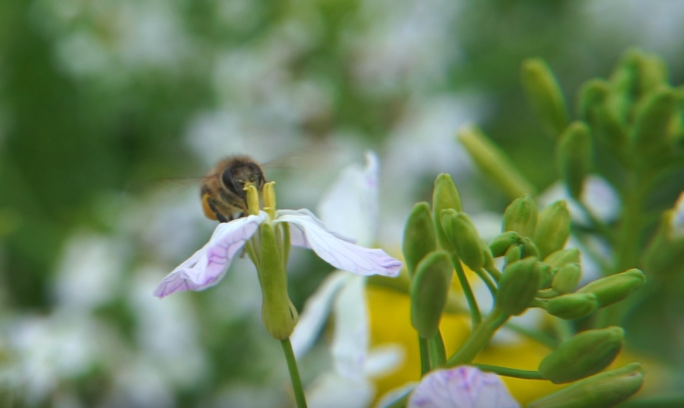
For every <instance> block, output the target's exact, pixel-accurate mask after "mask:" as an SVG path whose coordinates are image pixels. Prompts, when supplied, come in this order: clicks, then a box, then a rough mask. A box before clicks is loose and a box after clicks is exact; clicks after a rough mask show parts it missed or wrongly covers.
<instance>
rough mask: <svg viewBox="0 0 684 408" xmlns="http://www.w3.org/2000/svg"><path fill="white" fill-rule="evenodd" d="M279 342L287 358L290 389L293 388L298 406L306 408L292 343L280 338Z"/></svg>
mask: <svg viewBox="0 0 684 408" xmlns="http://www.w3.org/2000/svg"><path fill="white" fill-rule="evenodd" d="M280 344H281V345H282V346H283V352H284V353H285V360H287V369H288V370H289V371H290V379H291V380H292V389H293V390H294V395H295V400H296V401H297V407H298V408H306V397H305V396H304V388H303V387H302V380H301V378H299V369H298V368H297V360H296V359H295V356H294V352H293V351H292V344H291V343H290V339H289V338H287V339H285V340H281V341H280Z"/></svg>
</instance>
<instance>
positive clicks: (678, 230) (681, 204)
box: [672, 192, 684, 238]
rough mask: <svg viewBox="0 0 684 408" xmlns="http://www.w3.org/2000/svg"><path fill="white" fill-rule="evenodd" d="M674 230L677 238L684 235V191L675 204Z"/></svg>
mask: <svg viewBox="0 0 684 408" xmlns="http://www.w3.org/2000/svg"><path fill="white" fill-rule="evenodd" d="M672 231H673V235H674V237H675V238H680V237H682V236H684V192H682V193H681V194H680V195H679V198H678V199H677V202H676V203H675V205H674V215H673V217H672Z"/></svg>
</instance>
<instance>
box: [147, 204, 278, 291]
mask: <svg viewBox="0 0 684 408" xmlns="http://www.w3.org/2000/svg"><path fill="white" fill-rule="evenodd" d="M267 218H268V215H266V213H264V212H261V213H259V214H258V215H250V216H249V217H245V218H239V219H237V220H233V221H230V222H225V223H221V224H219V225H218V226H217V227H216V229H215V230H214V233H213V234H212V236H211V238H210V239H209V242H207V243H206V244H205V245H204V246H203V247H202V248H201V249H200V250H199V251H197V252H195V253H194V254H193V255H192V256H191V257H190V258H188V259H187V260H186V261H185V262H183V263H181V264H180V265H179V266H178V267H177V268H176V269H174V270H173V272H171V273H170V274H168V275H167V276H166V277H165V278H164V280H162V282H161V283H160V284H159V286H158V287H157V290H155V291H154V295H155V296H157V297H160V298H163V297H164V296H168V295H170V294H172V293H175V292H182V291H186V290H203V289H206V288H208V287H210V286H213V285H215V284H216V283H217V282H218V281H220V280H221V278H222V277H223V275H224V274H225V272H226V271H227V270H228V267H229V266H230V262H231V261H232V260H233V258H234V257H235V255H236V254H237V253H238V251H240V249H241V248H242V247H243V246H244V245H245V242H246V241H247V240H248V239H249V238H251V237H252V235H254V233H255V232H256V230H257V228H258V227H259V224H261V223H262V222H263V221H264V220H265V219H267Z"/></svg>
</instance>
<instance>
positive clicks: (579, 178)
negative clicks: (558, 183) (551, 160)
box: [556, 122, 591, 199]
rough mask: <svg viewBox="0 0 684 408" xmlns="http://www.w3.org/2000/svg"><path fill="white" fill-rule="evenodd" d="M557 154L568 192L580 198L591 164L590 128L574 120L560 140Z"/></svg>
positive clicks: (562, 177)
mask: <svg viewBox="0 0 684 408" xmlns="http://www.w3.org/2000/svg"><path fill="white" fill-rule="evenodd" d="M556 155H557V157H558V163H559V165H560V174H561V179H562V180H563V181H564V182H565V186H566V187H567V189H568V193H570V196H571V197H573V198H576V199H579V198H580V197H581V196H582V187H584V179H585V178H586V176H587V174H588V173H589V167H590V165H591V135H590V134H589V128H587V126H586V125H585V124H584V123H582V122H572V123H571V124H570V126H568V127H567V129H565V131H563V134H561V137H560V139H559V140H558V144H557V150H556Z"/></svg>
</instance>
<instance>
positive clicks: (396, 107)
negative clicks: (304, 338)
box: [0, 0, 684, 407]
mask: <svg viewBox="0 0 684 408" xmlns="http://www.w3.org/2000/svg"><path fill="white" fill-rule="evenodd" d="M683 19H684V3H682V2H676V1H668V0H660V1H653V2H644V1H637V0H631V1H616V0H610V1H598V0H596V1H589V0H586V1H564V0H553V1H540V0H527V1H510V0H495V1H485V2H461V1H449V0H426V1H421V2H414V1H408V0H392V1H390V0H338V1H330V0H298V1H283V2H271V1H259V0H224V1H221V0H217V1H208V0H207V1H205V0H145V1H134V0H104V1H87V0H35V1H20V2H15V1H6V2H2V3H0V239H1V243H0V326H1V328H0V330H1V331H0V336H2V337H1V338H0V347H1V348H2V350H3V351H2V356H1V357H2V361H3V367H4V368H3V371H2V385H3V388H4V389H5V394H7V398H8V399H7V401H12V402H11V403H12V404H15V405H17V406H24V405H27V406H44V407H51V406H59V407H91V406H93V407H95V406H98V407H99V406H103V407H106V406H133V407H137V406H139V407H148V406H150V407H156V406H159V407H172V406H179V407H184V406H189V407H194V406H202V407H213V406H241V405H240V401H242V400H241V398H242V399H243V400H244V401H254V399H255V398H262V399H264V401H266V402H264V403H265V404H266V405H265V406H268V404H270V403H271V402H270V401H278V398H279V396H280V395H281V394H279V393H280V392H281V390H280V389H278V388H277V387H275V390H271V391H270V394H269V392H262V388H260V387H265V389H272V388H274V387H272V386H270V385H269V386H268V387H266V386H264V385H263V384H272V383H269V381H273V380H272V378H271V377H276V378H279V377H278V375H283V373H284V371H282V370H284V367H282V366H283V364H282V361H281V359H280V358H281V357H280V356H279V354H278V353H279V350H278V348H277V347H278V346H277V344H276V345H275V346H274V345H272V344H270V342H269V341H268V340H269V339H268V337H267V336H266V335H265V333H264V330H263V328H262V327H261V323H260V321H259V319H258V317H257V316H258V303H259V299H258V297H259V296H260V295H259V293H258V290H257V291H256V292H255V290H256V289H254V284H253V282H252V281H251V280H249V279H250V278H248V277H244V274H243V275H240V274H238V273H235V274H233V273H231V275H230V276H229V278H228V280H229V281H231V283H230V284H223V285H219V287H217V288H214V289H212V290H211V291H209V292H206V295H204V294H194V293H193V294H184V295H176V296H175V297H177V298H178V299H168V300H169V301H168V302H167V299H165V300H164V301H161V302H160V301H158V300H157V299H155V298H153V297H152V295H151V292H152V290H153V288H154V285H155V284H156V283H157V282H158V281H159V280H160V279H161V278H162V277H163V276H164V275H165V274H166V273H167V272H168V271H170V270H171V269H172V268H173V267H174V266H175V265H176V264H177V263H179V262H180V261H182V260H183V259H185V257H187V256H188V255H189V254H191V253H192V252H193V251H194V250H195V249H196V248H197V247H198V246H199V245H201V243H202V242H203V241H204V240H205V239H206V237H207V236H208V235H209V234H210V231H211V229H212V228H213V226H214V224H213V223H212V222H210V221H209V220H205V219H203V217H202V214H201V207H200V203H199V197H198V184H199V181H198V180H197V177H201V176H202V175H203V174H204V173H205V172H206V171H207V170H208V169H209V168H211V166H212V164H213V162H214V161H215V160H216V159H217V158H219V157H221V156H225V155H228V154H233V153H247V154H251V155H253V156H254V157H255V158H256V159H257V160H261V161H268V160H271V159H275V158H278V157H282V156H283V155H287V154H290V153H296V154H300V155H301V156H303V157H304V158H303V159H301V160H300V163H298V164H295V165H294V166H292V168H291V167H290V166H283V167H285V168H284V169H283V168H281V169H276V170H274V171H273V173H268V174H269V178H273V179H275V180H276V181H277V182H278V188H279V199H280V201H279V202H280V203H282V207H285V208H290V207H294V208H299V207H310V208H315V206H316V202H317V201H318V199H320V197H321V195H322V194H323V192H324V190H325V187H326V186H327V185H328V184H330V183H331V182H332V181H333V180H334V179H335V177H336V175H337V172H338V171H339V169H340V168H341V167H342V166H343V165H345V164H348V163H350V162H361V161H362V157H363V156H362V153H363V151H364V150H366V149H369V148H371V149H375V150H376V151H377V152H378V153H379V155H380V157H381V161H382V162H383V185H384V190H383V192H384V193H383V211H384V214H383V220H382V222H383V224H384V228H383V230H382V232H381V239H380V240H381V242H383V243H385V245H386V246H389V247H394V248H393V249H394V250H397V249H398V248H399V246H398V245H399V243H400V242H401V236H400V235H399V234H400V231H401V227H402V225H403V221H404V219H405V218H404V217H405V215H406V214H407V213H408V210H409V209H410V207H411V205H412V203H413V202H414V201H415V200H418V199H420V198H422V197H425V196H427V195H428V194H429V192H430V189H431V180H433V179H434V176H435V175H436V174H437V173H439V172H449V173H451V174H452V175H453V177H454V179H455V180H456V182H457V185H458V186H459V189H462V196H467V197H468V199H467V200H465V201H466V210H468V211H479V210H494V211H500V210H501V209H502V208H504V206H505V205H506V204H507V202H506V201H507V200H506V199H505V198H504V197H503V196H502V195H500V194H499V193H498V192H497V191H496V190H495V189H494V188H493V187H492V186H491V185H490V184H488V183H487V182H486V181H484V180H483V179H481V178H480V176H478V175H477V173H476V172H474V171H472V169H471V166H470V165H469V164H468V163H467V158H466V156H465V155H464V153H463V152H462V150H461V149H460V147H459V146H458V145H457V144H456V143H455V142H454V141H453V135H454V133H455V131H456V129H457V128H458V127H459V126H460V125H462V124H464V123H467V122H477V123H478V124H479V125H480V126H481V128H482V129H483V130H484V131H485V132H486V133H487V134H489V135H490V136H491V137H492V138H493V139H495V140H496V141H497V142H498V143H499V144H500V145H501V146H502V147H503V148H504V149H505V150H506V151H507V152H508V153H509V155H510V156H511V158H512V159H513V161H514V162H515V163H516V164H517V165H518V166H519V168H520V169H521V170H522V172H523V173H524V174H525V175H526V176H527V177H528V178H529V179H530V180H531V181H533V182H534V184H535V185H536V186H537V187H538V188H539V190H543V189H544V188H546V187H547V186H548V185H549V184H551V183H552V182H553V181H554V180H555V179H556V178H557V173H556V171H555V164H554V162H553V155H552V154H550V152H552V151H553V141H552V140H550V139H548V138H547V137H545V136H544V135H543V132H542V130H541V128H540V125H539V123H538V121H537V120H536V118H535V117H534V115H533V113H532V112H531V110H530V108H529V106H528V104H527V103H526V100H525V97H524V95H523V93H522V88H521V85H520V79H519V68H520V64H521V62H522V61H523V59H525V58H529V57H542V58H544V59H545V60H546V61H547V62H548V64H549V65H550V66H551V68H552V69H553V70H554V72H555V73H556V75H557V77H558V78H559V81H560V84H561V87H562V88H563V90H564V91H565V93H566V95H567V97H568V98H569V101H568V103H569V106H570V107H571V108H572V109H573V110H574V102H575V95H576V92H577V90H578V89H579V86H580V85H581V83H582V82H584V81H586V80H587V79H589V78H591V77H596V76H598V77H604V78H605V77H607V76H608V75H609V73H610V72H611V70H612V68H613V67H614V65H615V64H616V63H617V61H618V60H619V57H620V55H621V54H622V53H623V52H624V51H625V50H626V49H627V48H628V47H631V46H637V47H640V48H642V49H644V50H647V51H650V52H655V53H658V54H659V55H661V56H662V57H663V58H664V59H665V60H666V62H667V63H668V65H669V68H670V78H671V83H674V84H680V83H681V82H682V81H683V80H684V53H682V50H683V49H684V48H683V45H684V44H683V43H682V41H681V39H682V38H684V25H682V24H681V21H682V20H683ZM599 154H600V152H599ZM600 161H601V160H600V159H599V162H600ZM271 174H272V176H271ZM680 175H681V174H680ZM178 178H181V179H183V180H180V181H178V180H177V179H178ZM678 180H679V179H675V178H673V179H672V180H668V181H665V182H664V184H663V187H662V188H661V189H659V193H658V196H656V197H654V199H653V202H652V203H651V205H652V206H653V208H659V209H662V208H666V207H667V206H671V205H672V202H673V200H674V198H675V197H676V196H677V194H678V193H679V192H680V191H681V190H682V183H681V182H680V181H678ZM281 196H282V197H281ZM293 262H295V266H296V269H297V272H296V273H294V274H293V276H292V278H291V282H292V283H291V287H292V298H293V301H294V302H295V305H296V306H297V307H298V308H300V309H301V306H302V305H303V302H304V300H305V299H306V297H307V296H308V295H310V294H311V293H312V292H313V290H315V288H316V287H317V285H318V283H319V282H320V281H321V280H322V279H323V278H324V277H325V275H326V274H327V273H328V272H329V268H328V266H327V265H325V264H323V263H322V262H321V261H318V260H316V259H315V258H314V257H313V256H312V255H310V254H306V253H301V254H299V255H298V256H297V257H296V258H295V259H294V260H293ZM235 268H236V269H239V268H242V269H245V270H248V269H249V266H248V265H247V264H246V263H243V264H241V263H240V262H238V265H236V267H235ZM293 269H295V268H293ZM243 280H246V282H243ZM231 285H233V286H232V288H233V289H231ZM241 285H244V287H249V288H251V289H244V290H243V289H235V288H242V287H243V286H241ZM250 290H251V291H252V292H250ZM255 297H256V299H255ZM148 298H149V299H148ZM255 305H256V306H255ZM254 310H256V312H254ZM656 310H657V308H656ZM652 322H653V321H651V322H650V323H649V324H653V323H652ZM646 323H647V322H644V324H646ZM672 336H673V338H672V339H673V340H672V342H668V341H664V343H666V344H665V345H666V346H667V347H666V348H665V349H664V350H662V352H663V353H665V354H666V355H670V354H669V352H670V351H673V350H676V344H677V343H676V340H679V341H681V339H682V337H681V336H682V335H681V333H680V334H676V333H673V334H672ZM255 339H259V340H255ZM679 344H681V343H679ZM678 362H681V357H680V358H679V359H678ZM274 367H276V368H275V371H276V373H275V374H274V373H273V371H274ZM278 370H281V371H278ZM269 378H271V379H270V380H269ZM285 384H286V383H285ZM282 387H284V385H283V386H281V388H282ZM269 398H272V400H270V399H269ZM258 401H260V400H258ZM231 404H232V405H231Z"/></svg>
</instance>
